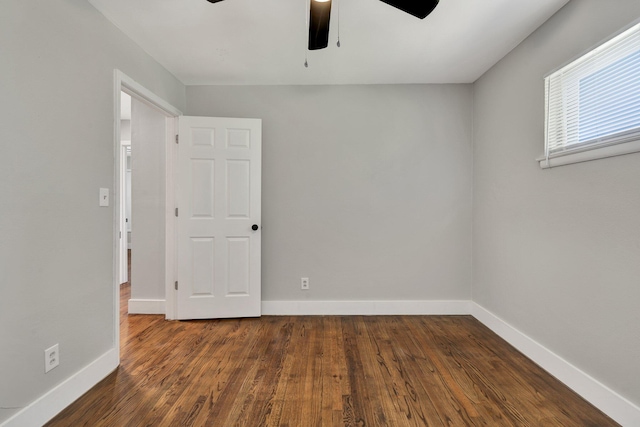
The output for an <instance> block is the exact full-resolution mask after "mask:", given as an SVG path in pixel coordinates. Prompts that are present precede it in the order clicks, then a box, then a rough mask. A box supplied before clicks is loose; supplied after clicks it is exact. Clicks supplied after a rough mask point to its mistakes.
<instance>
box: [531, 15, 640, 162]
mask: <svg viewBox="0 0 640 427" xmlns="http://www.w3.org/2000/svg"><path fill="white" fill-rule="evenodd" d="M545 105H546V108H545V109H546V120H545V122H546V123H545V127H546V129H545V156H544V159H539V160H540V165H541V166H543V167H544V164H543V163H544V162H546V166H547V167H548V166H549V165H550V159H553V158H557V157H561V156H567V155H571V154H575V153H581V152H584V151H587V150H593V149H599V148H604V147H610V146H612V145H617V144H622V143H626V142H631V141H640V24H638V25H635V26H634V27H632V28H630V29H629V30H627V31H625V32H623V33H622V34H620V35H618V36H616V37H614V38H613V39H611V40H609V41H608V42H606V43H604V44H602V45H600V46H599V47H597V48H596V49H594V50H592V51H591V52H589V53H587V54H585V55H584V56H582V57H580V58H579V59H577V60H575V61H573V62H572V63H570V64H569V65H567V66H565V67H563V68H561V69H560V70H558V71H556V72H554V73H552V74H550V75H549V76H547V77H546V78H545ZM634 151H637V150H635V149H634ZM609 152H611V151H609ZM627 152H630V151H628V150H627ZM618 154H623V153H618ZM609 155H611V154H609ZM600 157H606V155H603V156H600ZM592 158H597V157H585V156H582V159H586V160H589V159H592ZM576 161H580V160H576ZM566 163H571V162H566ZM559 164H564V163H559Z"/></svg>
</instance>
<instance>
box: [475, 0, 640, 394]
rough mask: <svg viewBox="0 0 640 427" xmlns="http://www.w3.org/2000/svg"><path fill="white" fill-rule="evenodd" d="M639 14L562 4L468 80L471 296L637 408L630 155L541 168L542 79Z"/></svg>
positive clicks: (631, 3) (639, 221)
mask: <svg viewBox="0 0 640 427" xmlns="http://www.w3.org/2000/svg"><path fill="white" fill-rule="evenodd" d="M638 17H640V2H639V1H637V0H615V1H602V0H580V1H572V2H569V4H568V5H567V6H565V7H564V8H563V9H561V10H560V11H559V12H558V13H557V14H556V15H555V16H553V17H552V18H551V19H550V20H549V21H548V22H547V23H545V24H544V25H543V26H542V27H541V28H540V29H538V30H537V31H536V32H535V33H534V34H532V35H531V36H530V37H529V38H528V39H526V40H525V41H524V42H523V43H522V44H521V45H520V46H518V47H517V48H516V49H514V50H513V51H512V52H511V53H510V54H509V55H507V56H506V57H505V58H504V59H503V60H502V61H500V62H499V63H498V64H497V65H496V66H494V67H493V68H492V69H491V70H490V71H489V72H487V73H486V74H485V75H484V76H483V77H482V78H481V79H479V80H478V81H477V82H476V83H475V85H474V90H475V109H474V223H473V230H474V231H473V246H474V251H473V254H474V258H473V265H474V275H473V276H474V277H473V299H474V301H475V302H477V303H478V304H480V305H482V306H483V307H485V308H486V309H488V310H490V311H492V312H493V313H494V314H496V315H498V316H499V317H501V318H503V319H504V320H505V321H507V322H508V323H510V324H512V325H513V326H515V327H516V328H518V329H520V330H521V331H522V332H524V333H525V334H527V335H528V336H530V337H531V338H533V339H535V340H537V341H538V342H540V343H541V344H543V345H544V346H546V347H547V348H549V349H550V350H552V351H554V352H555V353H557V354H558V355H560V356H561V357H563V358H565V359H566V360H568V361H569V362H571V363H572V364H574V365H575V366H577V367H578V368H580V369H582V370H584V371H586V372H587V373H589V374H590V375H592V376H593V377H595V378H596V379H598V380H600V381H601V382H603V383H604V384H606V385H608V386H610V387H611V388H612V389H614V390H615V391H617V392H619V393H621V394H622V395H623V396H625V397H626V398H628V399H629V400H631V401H632V402H634V403H635V404H636V405H637V404H640V381H639V379H640V340H639V339H638V336H639V331H640V330H639V327H640V326H639V325H640V309H639V307H638V302H639V301H640V286H639V283H640V282H639V279H640V154H631V155H626V156H622V157H616V158H610V159H603V160H597V161H592V162H587V163H581V164H575V165H569V166H562V167H558V168H554V169H550V170H541V169H540V168H539V166H538V163H537V162H536V161H535V158H536V157H538V156H540V155H541V154H542V153H543V144H544V134H543V127H544V107H543V105H544V103H543V95H544V94H543V77H544V75H545V74H546V73H547V72H549V71H551V70H553V69H555V68H556V67H558V66H560V65H563V64H564V63H566V62H567V61H569V60H571V59H573V58H574V57H576V55H578V54H580V53H582V52H584V51H585V50H586V49H588V48H590V47H592V46H593V45H595V44H598V43H599V42H600V41H601V40H603V39H604V38H607V37H608V36H609V35H611V34H612V33H614V32H617V31H618V30H619V29H621V28H622V27H624V26H626V25H628V24H629V23H630V22H631V21H633V20H634V19H637V18H638Z"/></svg>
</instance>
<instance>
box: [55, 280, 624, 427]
mask: <svg viewBox="0 0 640 427" xmlns="http://www.w3.org/2000/svg"><path fill="white" fill-rule="evenodd" d="M128 298H129V290H128V286H124V287H123V288H122V292H121V299H122V302H121V315H122V316H121V342H122V364H121V366H120V367H119V368H118V369H117V370H116V371H115V372H113V373H112V374H111V375H109V376H108V377H107V378H106V379H104V380H103V381H102V382H100V383H99V384H98V385H96V386H95V387H94V388H93V389H91V390H90V391H89V392H88V393H86V394H85V395H84V396H82V397H81V398H80V399H78V400H77V401H76V402H75V403H73V404H72V405H71V406H69V407H68V408H67V409H65V410H64V411H63V412H62V413H60V414H59V415H58V416H57V417H55V418H54V419H53V420H52V421H51V422H49V423H48V424H47V425H48V426H221V427H227V426H282V427H286V426H289V427H307V426H361V427H366V426H599V427H601V426H615V425H617V424H616V423H615V422H613V421H612V420H611V419H609V418H607V417H606V416H605V415H603V414H602V413H601V412H600V411H598V410H597V409H596V408H594V407H593V406H591V405H589V404H588V403H587V402H585V401H584V400H583V399H581V398H580V397H579V396H577V395H576V394H575V393H573V392H572V391H570V390H569V389H568V388H566V387H565V386H564V385H562V384H561V383H560V382H559V381H557V380H556V379H555V378H553V377H551V376H550V375H549V374H547V373H546V372H544V371H543V370H542V369H540V368H539V367H538V366H537V365H535V364H534V363H532V362H531V361H530V360H528V359H527V358H525V357H524V356H523V355H522V354H520V353H519V352H518V351H516V350H514V349H513V348H512V347H511V346H509V345H508V344H506V343H505V342H504V341H503V340H502V339H500V338H499V337H498V336H497V335H495V334H494V333H493V332H491V331H490V330H488V329H487V328H486V327H484V326H483V325H482V324H480V323H479V322H478V321H477V320H475V319H474V318H472V317H470V316H371V317H365V316H335V317H329V316H327V317H320V316H310V317H262V318H260V319H230V320H211V321H189V322H167V321H165V320H164V318H163V317H162V316H150V315H132V316H128V315H127V314H126V301H127V299H128Z"/></svg>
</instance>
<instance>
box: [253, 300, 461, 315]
mask: <svg viewBox="0 0 640 427" xmlns="http://www.w3.org/2000/svg"><path fill="white" fill-rule="evenodd" d="M470 313H471V301H467V300H452V301H437V300H433V301H431V300H419V301H262V314H263V315H266V316H321V315H329V316H330V315H333V316H373V315H464V314H470Z"/></svg>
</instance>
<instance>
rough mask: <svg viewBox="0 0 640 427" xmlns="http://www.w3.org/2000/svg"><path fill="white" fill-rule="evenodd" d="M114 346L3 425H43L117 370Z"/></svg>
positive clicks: (27, 426) (117, 359) (0, 426)
mask: <svg viewBox="0 0 640 427" xmlns="http://www.w3.org/2000/svg"><path fill="white" fill-rule="evenodd" d="M119 361H120V360H119V357H118V353H117V351H116V349H113V348H112V349H111V350H109V351H107V352H106V353H104V354H103V355H102V356H100V357H98V358H97V359H96V360H94V361H93V362H91V363H90V364H89V365H87V366H85V367H84V368H82V369H81V370H79V371H78V372H76V373H75V374H73V375H72V376H70V377H69V378H67V379H66V380H65V381H63V382H62V383H60V384H58V385H57V386H55V387H54V388H52V389H51V390H49V391H48V392H47V393H45V394H44V395H42V396H41V397H39V398H38V399H36V400H35V401H33V402H31V403H30V404H29V405H28V406H26V407H25V408H23V409H22V410H20V412H18V413H16V414H15V415H13V416H12V417H11V418H9V419H8V420H5V421H4V422H3V423H2V424H0V427H40V426H42V425H43V424H45V423H46V422H47V421H49V420H50V419H51V418H53V417H55V416H56V415H57V414H58V413H59V412H60V411H62V410H63V409H64V408H66V407H67V406H69V405H70V404H71V403H73V402H74V401H75V400H76V399H78V398H79V397H80V396H82V395H83V394H85V393H86V392H87V391H89V389H90V388H91V387H93V386H94V385H96V384H97V383H99V382H100V381H102V380H103V379H104V378H105V377H106V376H107V375H109V374H110V373H111V372H113V371H114V370H115V369H116V368H117V367H118V364H119Z"/></svg>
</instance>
